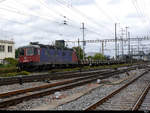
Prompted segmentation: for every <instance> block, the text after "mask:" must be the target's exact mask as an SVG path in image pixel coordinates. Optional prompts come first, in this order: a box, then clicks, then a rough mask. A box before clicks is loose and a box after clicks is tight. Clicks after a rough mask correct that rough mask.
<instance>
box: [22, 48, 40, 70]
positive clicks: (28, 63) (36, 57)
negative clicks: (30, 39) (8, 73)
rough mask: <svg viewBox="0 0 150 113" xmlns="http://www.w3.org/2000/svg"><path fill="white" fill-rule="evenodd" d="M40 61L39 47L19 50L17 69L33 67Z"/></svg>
mask: <svg viewBox="0 0 150 113" xmlns="http://www.w3.org/2000/svg"><path fill="white" fill-rule="evenodd" d="M39 61H40V47H39V46H38V45H29V46H24V47H20V48H19V67H20V68H22V69H25V68H30V67H33V65H36V64H37V63H39Z"/></svg>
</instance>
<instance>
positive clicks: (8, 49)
mask: <svg viewBox="0 0 150 113" xmlns="http://www.w3.org/2000/svg"><path fill="white" fill-rule="evenodd" d="M14 44H15V43H14V42H13V41H7V40H0V63H3V60H4V59H5V58H15V47H14Z"/></svg>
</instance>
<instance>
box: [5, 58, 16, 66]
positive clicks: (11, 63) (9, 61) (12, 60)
mask: <svg viewBox="0 0 150 113" xmlns="http://www.w3.org/2000/svg"><path fill="white" fill-rule="evenodd" d="M4 60H5V61H6V62H8V63H9V64H10V65H13V66H16V65H17V64H18V61H17V60H16V59H14V58H5V59H4Z"/></svg>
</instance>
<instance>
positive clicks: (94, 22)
mask: <svg viewBox="0 0 150 113" xmlns="http://www.w3.org/2000/svg"><path fill="white" fill-rule="evenodd" d="M56 1H57V2H59V3H60V4H62V5H64V2H62V1H61V2H60V1H58V0H56ZM64 6H65V7H67V6H66V5H64ZM67 8H68V7H67ZM69 9H70V8H69ZM71 10H74V11H75V12H77V13H79V14H80V15H82V16H83V17H85V18H86V19H88V20H89V21H91V22H92V23H93V24H95V25H98V26H100V27H102V28H106V29H108V28H107V27H106V26H104V25H102V24H99V23H97V22H96V21H95V20H93V18H91V17H88V16H87V15H86V14H84V13H83V12H81V11H80V10H78V9H77V8H75V7H73V6H72V7H71ZM108 30H109V31H111V30H110V29H108ZM111 32H112V31H111Z"/></svg>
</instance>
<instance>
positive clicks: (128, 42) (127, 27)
mask: <svg viewBox="0 0 150 113" xmlns="http://www.w3.org/2000/svg"><path fill="white" fill-rule="evenodd" d="M128 28H129V27H128V26H126V39H127V38H128ZM128 44H129V42H128ZM128 50H129V45H128ZM128 54H129V51H128Z"/></svg>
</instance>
